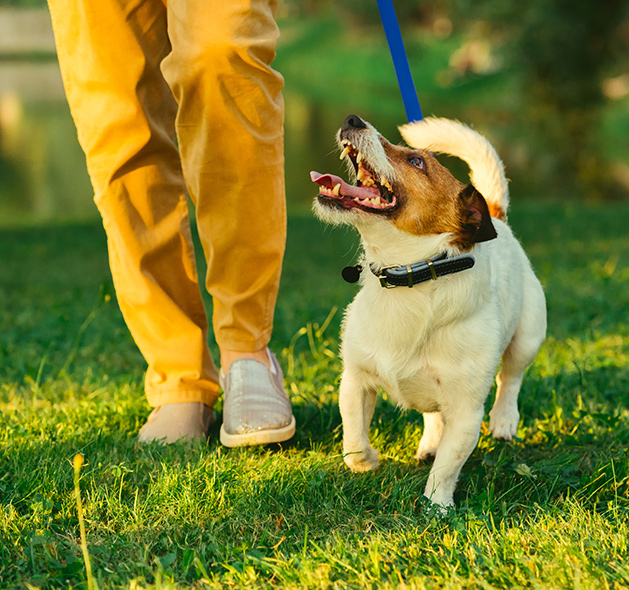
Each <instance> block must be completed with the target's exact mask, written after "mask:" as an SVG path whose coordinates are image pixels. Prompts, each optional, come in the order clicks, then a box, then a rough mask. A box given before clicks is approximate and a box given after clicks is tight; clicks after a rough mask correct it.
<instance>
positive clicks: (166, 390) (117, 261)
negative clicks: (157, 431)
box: [49, 0, 286, 406]
mask: <svg viewBox="0 0 629 590" xmlns="http://www.w3.org/2000/svg"><path fill="white" fill-rule="evenodd" d="M275 4H276V2H275V1H274V0H167V1H165V0H145V1H140V0H49V7H50V12H51V16H52V23H53V29H54V32H55V38H56V43H57V51H58V56H59V63H60V66H61V72H62V76H63V80H64V85H65V89H66V94H67V97H68V102H69V104H70V109H71V112H72V116H73V118H74V121H75V123H76V127H77V130H78V136H79V141H80V143H81V146H82V147H83V150H84V151H85V154H86V158H87V166H88V171H89V174H90V177H91V179H92V184H93V186H94V192H95V201H96V204H97V206H98V209H99V211H100V213H101V215H102V218H103V223H104V226H105V230H106V232H107V238H108V247H109V257H110V265H111V271H112V276H113V280H114V285H115V288H116V293H117V297H118V301H119V304H120V308H121V310H122V313H123V315H124V317H125V321H126V322H127V325H128V326H129V329H130V330H131V333H132V335H133V337H134V339H135V341H136V343H137V345H138V347H139V348H140V350H141V352H142V354H143V355H144V357H145V359H146V361H147V362H148V371H147V375H146V392H147V397H148V401H149V404H150V405H152V406H158V405H162V404H166V403H177V402H193V401H196V402H203V403H205V404H207V405H210V406H211V405H213V404H214V402H215V400H216V396H217V393H218V384H217V373H216V369H215V368H214V365H213V363H212V360H211V358H210V354H209V350H208V346H207V331H208V323H207V318H206V313H205V309H204V307H203V302H202V299H201V294H200V290H199V281H198V276H197V272H196V266H195V260H194V251H193V247H192V242H191V236H190V227H189V221H188V209H187V205H186V196H185V194H186V188H187V192H188V194H189V195H190V197H191V199H192V200H193V202H194V203H195V206H196V214H197V225H198V228H199V234H200V238H201V242H202V246H203V249H204V252H205V256H206V258H207V262H208V271H207V277H206V288H207V289H208V291H209V293H210V294H211V295H212V297H213V303H214V315H213V325H214V331H215V336H216V340H217V343H218V345H219V347H221V349H227V350H234V351H242V352H252V351H255V350H259V349H261V348H264V346H266V345H267V344H268V342H269V340H270V337H271V329H272V324H273V313H274V309H275V300H276V296H277V290H278V286H279V276H280V272H281V265H282V258H283V254H284V246H285V239H286V208H285V194H284V156H283V114H284V113H283V101H282V96H281V90H282V87H283V79H282V77H281V76H280V75H279V74H278V73H277V72H275V71H274V70H273V69H272V68H271V67H270V63H271V62H272V60H273V58H274V57H275V44H276V41H277V38H278V36H279V32H278V29H277V25H276V23H275V21H274V10H275ZM184 179H185V182H184Z"/></svg>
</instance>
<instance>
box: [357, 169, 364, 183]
mask: <svg viewBox="0 0 629 590" xmlns="http://www.w3.org/2000/svg"><path fill="white" fill-rule="evenodd" d="M364 178H365V169H364V168H359V169H358V172H357V173H356V180H360V181H361V182H362V181H363V179H364Z"/></svg>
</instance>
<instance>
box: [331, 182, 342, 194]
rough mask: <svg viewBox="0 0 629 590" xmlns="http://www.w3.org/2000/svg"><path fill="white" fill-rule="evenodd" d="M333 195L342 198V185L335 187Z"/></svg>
mask: <svg viewBox="0 0 629 590" xmlns="http://www.w3.org/2000/svg"><path fill="white" fill-rule="evenodd" d="M332 193H333V194H334V195H335V196H336V197H340V196H341V185H340V184H337V185H335V187H334V190H333V191H332Z"/></svg>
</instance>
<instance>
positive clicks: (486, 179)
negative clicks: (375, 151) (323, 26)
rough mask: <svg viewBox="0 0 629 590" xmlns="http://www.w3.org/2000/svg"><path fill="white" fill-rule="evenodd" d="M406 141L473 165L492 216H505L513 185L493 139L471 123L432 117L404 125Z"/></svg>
mask: <svg viewBox="0 0 629 590" xmlns="http://www.w3.org/2000/svg"><path fill="white" fill-rule="evenodd" d="M400 133H401V134H402V137H403V138H404V140H405V141H406V143H407V144H408V145H409V146H411V147H414V148H417V149H428V150H431V151H433V152H438V153H442V154H449V155H451V156H456V157H457V158H460V159H461V160H463V161H465V162H466V163H467V164H468V166H469V167H470V180H471V182H472V184H473V185H474V186H475V187H476V188H477V190H478V191H480V193H481V194H482V195H483V197H485V201H487V205H488V207H489V211H490V212H491V215H492V217H498V218H500V219H505V218H506V216H507V208H508V207H509V186H508V184H507V179H506V178H505V171H504V166H503V164H502V161H501V160H500V158H499V157H498V154H497V153H496V150H495V149H494V148H493V146H492V145H491V143H489V141H488V140H487V139H485V138H484V137H483V136H482V135H481V134H480V133H477V132H476V131H474V130H473V129H471V128H470V127H468V126H467V125H464V124H463V123H460V122H459V121H453V120H451V119H440V118H437V117H429V118H427V119H423V120H422V121H416V122H414V123H408V124H407V125H403V126H402V127H400Z"/></svg>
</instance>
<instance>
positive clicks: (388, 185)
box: [380, 176, 393, 190]
mask: <svg viewBox="0 0 629 590" xmlns="http://www.w3.org/2000/svg"><path fill="white" fill-rule="evenodd" d="M380 184H381V185H382V186H384V187H385V188H388V189H389V190H393V189H392V188H391V185H390V184H389V181H388V180H387V179H386V178H385V177H384V176H381V177H380Z"/></svg>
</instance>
